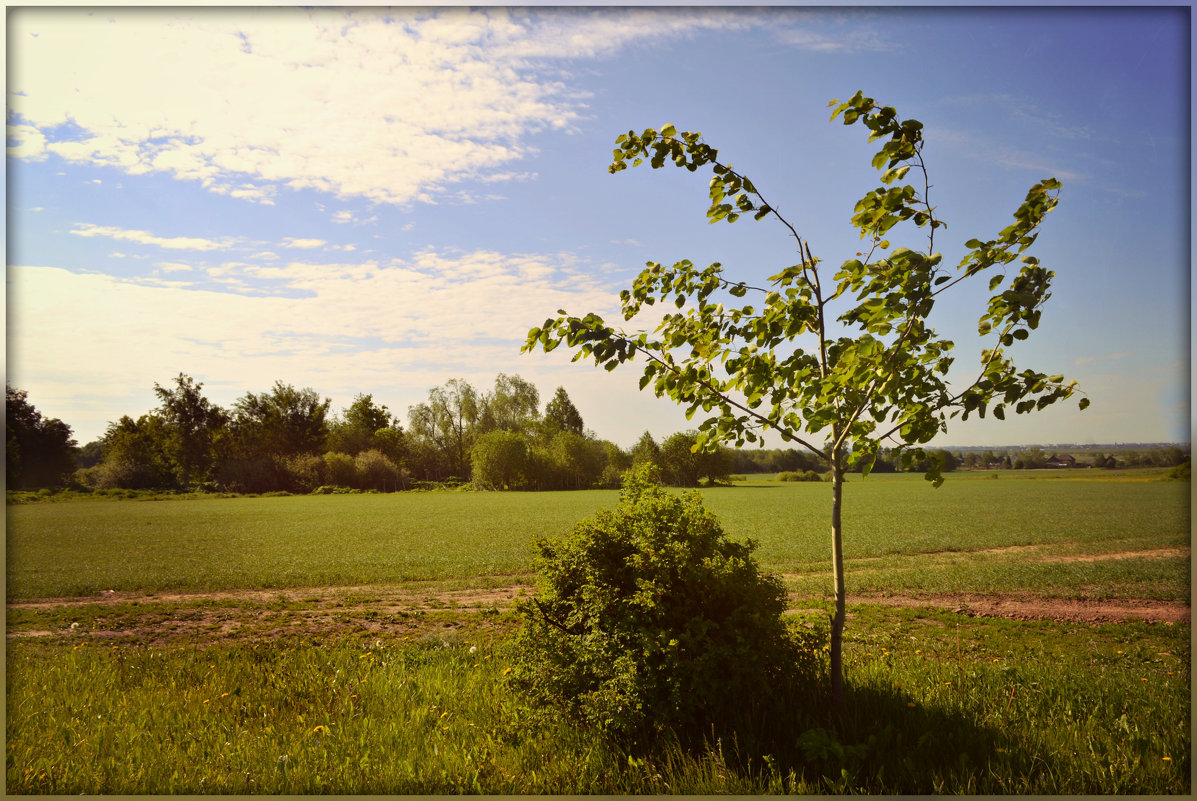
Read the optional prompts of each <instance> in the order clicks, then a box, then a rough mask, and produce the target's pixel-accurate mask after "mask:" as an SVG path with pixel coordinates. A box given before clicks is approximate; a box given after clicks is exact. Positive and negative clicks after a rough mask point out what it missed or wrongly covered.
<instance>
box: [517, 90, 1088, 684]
mask: <svg viewBox="0 0 1197 801" xmlns="http://www.w3.org/2000/svg"><path fill="white" fill-rule="evenodd" d="M837 103H838V101H834V100H833V101H832V102H831V104H830V105H833V106H836V109H835V111H834V113H833V114H832V119H833V120H834V119H835V118H836V117H838V116H840V115H841V114H842V115H843V121H844V124H846V125H852V124H855V123H861V124H863V125H864V126H865V127H866V128H868V129H869V131H870V134H869V141H870V142H872V141H876V140H879V139H884V140H885V142H884V144H883V145H882V146H881V148H880V149H879V150H878V151H877V154H876V155H875V157H874V158H873V166H874V167H876V168H877V169H879V170H880V171H881V172H882V176H881V182H882V184H883V185H882V186H881V187H879V188H877V189H874V190H872V191H870V192H868V193H867V194H866V195H865V196H864V197H863V198H862V199H861V200H860V201H859V202H858V203H857V204H856V207H855V210H854V211H855V213H854V215H853V217H852V224H853V225H854V226H855V227H856V228H857V229H858V230H859V231H860V235H861V238H862V239H863V240H864V242H865V248H864V250H865V251H866V252H863V253H861V254H859V255H858V257H855V258H849V259H847V260H846V261H844V262H843V263H842V264H841V265H840V267H839V269H838V270H836V271H834V272H833V273H831V274H829V269H828V268H827V267H826V266H824V265H823V263H822V260H821V259H819V258H816V257H815V256H814V255H813V252H812V249H811V246H810V243H809V242H807V240H806V239H804V238H803V237H802V236H801V235H800V234H799V232H798V229H797V227H796V226H795V224H794V223H793V222H791V221H790V220H789V219H787V218H786V217H783V216H782V215H781V213H780V212H779V211H778V210H777V208H776V207H775V206H774V205H773V204H772V203H770V202H768V201H767V200H766V199H765V197H764V195H763V194H762V193H761V191H760V190H759V189H757V187H756V185H755V184H754V183H753V182H752V181H751V180H750V179H749V178H748V177H747V176H745V175H743V174H741V173H739V172H737V171H735V170H734V169H732V167H731V165H730V164H729V163H726V162H724V161H720V160H719V157H718V151H716V150H715V149H714V148H712V147H711V146H710V145H708V144H706V143H705V142H703V140H702V137H701V134H699V133H697V132H680V133H679V132H678V131H677V130H676V129H675V128H674V126H672V125H666V126H665V127H664V128H662V129H661V130H659V131H658V130H654V129H651V128H650V129H647V130H645V131H644V132H643V133H641V134H636V133H635V132H633V131H629V132H628V133H626V134H623V135H621V136H619V138H618V139H617V140H616V145H617V147H616V149H615V151H614V161H613V163H612V164H611V165H610V167H609V170H610V171H611V172H612V173H617V172H620V171H622V170H625V169H627V168H628V167H629V166H632V167H635V166H638V165H640V164H642V163H643V162H644V161H645V160H646V159H647V160H648V161H649V163H650V165H651V166H652V167H653V168H659V167H662V166H664V165H665V163H666V161H672V162H673V163H674V164H675V165H676V166H678V167H684V168H686V169H687V170H690V171H691V172H693V171H696V170H698V169H699V168H703V167H709V168H710V169H711V171H712V173H713V177H712V178H711V181H710V184H709V196H710V200H711V203H710V207H709V209H708V211H707V217H708V218H709V220H710V222H712V223H714V222H719V221H726V222H735V221H736V220H737V219H739V217H740V216H741V215H744V214H751V215H753V217H754V218H755V219H757V220H761V219H765V218H768V217H772V218H773V219H774V220H776V221H777V222H778V223H779V224H780V225H781V226H782V228H783V230H784V231H785V232H786V233H787V234H788V235H790V236H792V237H793V238H794V240H795V252H796V254H797V257H798V263H797V264H794V265H792V266H789V267H786V268H784V269H783V270H781V271H780V272H778V273H777V274H776V275H773V276H772V277H771V278H769V283H768V285H767V286H754V285H750V284H748V283H747V282H742V281H731V280H729V279H727V278H724V277H723V275H722V273H723V268H722V265H720V264H718V263H715V264H711V265H710V266H709V267H706V268H705V269H699V268H696V267H695V266H694V265H693V264H692V263H691V262H690V261H688V260H683V261H679V262H677V263H676V264H674V265H673V266H672V267H665V266H662V265H661V264H659V263H655V262H649V263H648V266H647V269H645V270H644V271H643V272H641V273H640V275H639V277H637V278H636V280H635V282H634V283H633V285H632V288H631V289H629V290H624V291H623V292H622V293H621V294H620V300H621V303H622V307H623V314H624V319H625V320H629V321H630V320H631V319H632V318H634V317H635V316H636V315H637V313H638V312H639V311H640V309H641V307H642V306H644V305H652V304H654V303H657V302H665V301H670V302H672V303H674V304H675V305H676V306H677V308H678V311H677V312H676V313H669V314H666V315H665V316H664V318H663V319H662V321H661V323H660V325H659V326H658V327H657V329H656V331H655V333H654V334H651V335H650V334H649V333H646V332H643V331H641V332H636V333H625V332H624V331H622V330H617V329H615V328H612V327H610V326H608V325H607V324H606V323H605V322H604V321H603V320H602V318H601V317H599V316H598V315H595V314H593V313H591V314H588V315H586V316H585V317H581V318H579V317H573V316H569V315H568V314H567V313H566V312H565V311H559V312H558V313H559V315H560V316H559V317H556V318H550V319H548V320H546V321H545V322H544V325H543V326H540V327H538V328H533V329H532V330H531V331H529V333H528V340H527V342H526V343H525V345H524V350H525V351H528V350H532V349H534V348H536V347H543V348H544V349H545V350H546V351H549V350H552V349H554V348H556V347H557V346H558V345H559V344H561V343H562V342H564V343H565V344H566V345H568V346H569V347H570V348H574V349H576V353H575V354H574V359H575V360H577V359H580V358H584V357H593V359H594V360H595V363H596V365H602V366H603V367H605V368H607V369H613V368H615V367H616V366H618V365H619V364H621V363H623V362H625V361H628V360H630V359H632V358H633V357H635V356H637V355H640V356H642V357H644V359H645V360H646V362H647V363H646V364H645V367H644V375H643V377H642V378H641V380H640V387H641V389H643V388H644V387H647V386H650V385H651V386H652V388H653V391H654V392H655V393H656V394H657V395H658V397H660V396H669V397H670V398H672V399H673V400H674V401H676V402H678V403H680V404H683V405H685V406H686V407H687V414H689V415H693V414H695V413H697V412H700V411H701V412H703V413H704V415H705V418H704V419H703V421H702V423H701V425H700V426H699V434H700V436H699V442H698V443H697V444H696V447H704V446H706V445H707V444H708V443H709V444H714V443H716V442H719V441H724V442H735V443H736V445H742V444H743V443H744V442H755V441H757V440H758V439H759V438H760V435H761V433H762V432H774V433H776V434H778V435H780V436H781V438H782V439H783V440H785V441H787V442H793V443H796V444H798V445H799V446H801V447H802V448H804V449H806V450H807V451H809V452H810V453H811V454H813V455H815V456H817V457H818V458H819V459H821V460H822V461H823V462H825V463H826V464H827V466H828V468H829V469H830V472H831V483H832V501H831V539H832V580H833V584H834V594H835V613H834V615H833V616H832V619H831V681H832V698H833V703H834V704H835V705H836V706H837V707H842V704H843V671H842V639H843V629H844V619H845V598H846V590H845V585H844V564H843V547H842V537H843V530H842V526H841V512H842V508H843V485H844V472H845V470H846V469H848V468H849V467H851V466H852V461H858V462H859V463H860V464H861V468H862V472H863V473H865V474H866V475H867V473H868V470H869V468H870V466H871V464H872V462H873V460H875V459H876V457H877V455H878V452H879V450H880V449H881V447H882V444H883V443H892V452H893V453H894V454H896V455H900V456H901V458H902V460H903V463H904V464H907V465H908V464H910V463H911V462H912V461H913V460H914V459H918V458H924V457H925V456H926V454H925V453H924V451H923V446H924V445H926V444H927V443H929V442H930V441H931V440H932V439H933V438H934V437H935V436H936V435H937V434H939V433H940V432H942V431H946V430H947V426H948V422H949V421H950V420H952V419H954V418H956V417H957V416H962V418H963V419H967V418H968V416H969V415H970V414H977V415H979V416H982V417H983V416H984V415H985V413H986V411H992V413H993V415H994V416H995V417H997V418H998V419H1002V418H1003V417H1004V415H1005V410H1006V408H1007V407H1010V406H1012V407H1013V408H1014V410H1015V411H1016V412H1019V413H1025V412H1030V411H1033V410H1035V409H1042V408H1044V407H1046V406H1048V405H1050V404H1052V403H1054V402H1056V401H1058V400H1061V399H1063V398H1068V397H1070V396H1072V395H1073V394H1074V393H1075V392H1077V391H1078V390H1077V388H1076V383H1075V382H1070V383H1065V382H1064V377H1063V376H1060V375H1047V374H1045V373H1040V372H1035V371H1033V370H1023V371H1022V372H1018V371H1016V368H1015V366H1014V363H1013V361H1012V360H1011V359H1010V357H1009V355H1008V352H1007V349H1008V348H1010V347H1011V346H1012V345H1014V343H1015V342H1016V341H1019V340H1025V339H1026V338H1027V337H1028V336H1029V335H1030V333H1031V331H1033V330H1034V329H1035V328H1036V327H1037V326H1038V324H1039V318H1040V314H1041V307H1042V305H1043V303H1044V302H1045V301H1046V300H1047V299H1048V297H1049V295H1050V292H1049V287H1050V285H1051V279H1052V276H1053V273H1052V272H1050V271H1048V270H1046V269H1044V268H1043V267H1041V266H1040V264H1039V260H1038V259H1037V258H1035V257H1033V256H1023V255H1022V254H1023V253H1024V252H1025V251H1026V249H1027V248H1028V247H1030V245H1031V244H1032V243H1033V242H1034V241H1035V237H1036V236H1037V233H1036V231H1037V229H1038V228H1039V226H1040V224H1041V223H1042V221H1043V219H1044V216H1045V215H1046V214H1047V213H1048V212H1049V211H1051V210H1052V208H1054V207H1055V205H1056V201H1057V195H1058V190H1059V187H1060V184H1059V182H1058V181H1056V180H1055V179H1054V178H1049V179H1046V180H1043V181H1041V182H1039V183H1037V184H1035V185H1034V186H1032V187H1031V189H1030V191H1029V192H1028V193H1027V196H1026V200H1025V201H1024V202H1023V203H1022V205H1021V206H1019V208H1018V209H1017V210H1016V211H1015V212H1014V222H1013V223H1012V224H1011V225H1009V226H1007V227H1006V228H1004V229H1003V230H1002V231H1000V232H999V233H998V234H997V236H996V237H994V238H992V239H987V240H981V239H969V240H968V241H967V242H965V247H966V248H967V249H968V252H967V255H965V257H964V259H963V260H962V261H961V262H960V264H959V266H958V267H957V269H956V270H955V271H952V270H949V269H947V268H946V267H945V266H944V265H943V264H942V256H941V254H940V253H938V252H936V250H935V238H936V235H937V234H938V232H939V229H941V228H944V227H945V224H944V222H943V220H942V219H940V217H939V216H938V211H937V209H936V208H935V207H934V206H932V205H931V203H930V199H929V188H930V182H929V177H928V175H929V173H928V170H927V167H926V164H925V162H924V160H923V136H922V127H923V126H922V124H921V123H920V122H918V121H917V120H902V119H900V118H899V117H898V113H897V111H896V110H895V109H893V108H891V107H888V106H879V105H878V104H876V103H875V102H874V101H873V99H872V98H868V97H865V96H864V95H863V94H862V93H861V92H857V93H856V94H855V95H854V96H853V97H852V98H851V99H850V100H848V101H847V102H846V103H839V104H838V105H836V104H837ZM908 174H910V175H911V176H912V177H913V178H916V179H917V182H918V186H917V187H916V186H915V185H914V184H912V183H902V181H903V179H904V178H905V177H906V176H907V175H908ZM899 223H908V224H913V225H914V226H916V227H918V228H921V229H924V231H925V236H926V249H925V250H914V249H910V248H907V247H897V248H894V247H892V246H891V244H890V242H889V240H888V239H887V238H886V237H887V236H888V235H889V233H890V231H891V229H893V228H894V227H895V226H897V225H898V224H899ZM1020 256H1021V265H1017V266H1016V267H1017V270H1016V272H1013V274H1011V272H1012V271H1011V269H1010V268H1009V265H1012V264H1014V262H1015V261H1016V260H1019V257H1020ZM986 273H989V274H991V277H989V291H990V292H991V293H993V294H992V297H991V298H990V300H989V303H988V306H987V307H986V309H985V311H984V312H983V313H982V314H981V317H980V320H979V323H978V333H979V334H980V336H981V337H983V338H988V339H989V340H991V341H989V342H987V343H986V345H987V346H986V347H984V348H983V349H982V351H981V354H980V365H979V369H978V371H977V375H976V378H974V379H973V380H972V381H970V382H969V383H968V384H967V385H966V386H964V387H963V388H961V389H956V388H955V387H952V386H949V384H948V383H947V378H946V377H947V374H948V371H949V368H950V367H951V365H952V363H953V356H952V350H953V347H954V345H953V343H952V342H951V341H950V340H947V339H944V338H941V337H939V336H938V335H937V334H936V332H935V330H934V329H933V328H932V327H931V326H930V325H929V323H928V319H929V316H930V314H931V311H932V308H933V307H934V305H935V302H936V300H937V299H938V298H939V296H940V295H942V294H943V293H945V292H948V291H949V290H951V289H952V288H953V287H956V286H958V285H959V284H960V283H961V282H963V281H965V280H966V279H968V278H973V277H975V276H980V275H982V274H986ZM749 292H753V293H755V294H756V295H758V296H759V297H760V305H759V306H755V305H743V306H734V305H730V304H732V303H734V299H738V298H743V297H744V296H745V295H747V294H748V293H749ZM723 295H727V296H730V297H729V298H727V301H728V303H729V306H725V305H724V303H723V302H721V301H720V297H721V296H723ZM1080 405H1081V408H1084V407H1085V406H1087V405H1088V399H1087V398H1086V399H1082V400H1081V402H1080ZM850 460H852V461H850ZM927 478H928V479H930V480H932V481H933V482H935V484H936V486H938V485H939V483H940V482H942V480H943V479H942V477H941V476H940V474H939V471H938V466H937V464H936V463H935V462H934V461H933V462H932V463H931V466H930V469H929V470H928V471H927Z"/></svg>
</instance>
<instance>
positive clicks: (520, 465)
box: [470, 430, 528, 490]
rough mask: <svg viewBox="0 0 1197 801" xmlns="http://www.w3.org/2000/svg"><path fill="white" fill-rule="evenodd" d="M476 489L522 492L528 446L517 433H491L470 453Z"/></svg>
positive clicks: (480, 437)
mask: <svg viewBox="0 0 1197 801" xmlns="http://www.w3.org/2000/svg"><path fill="white" fill-rule="evenodd" d="M470 458H471V461H472V467H473V473H472V478H473V482H474V484H475V485H476V486H478V487H481V488H482V489H493V490H501V489H519V488H520V487H521V486H522V485H523V483H524V481H525V477H526V475H527V472H528V443H527V441H526V440H525V439H524V435H523V434H520V433H519V432H516V431H501V430H497V431H488V432H487V433H485V434H482V435H480V436H479V437H478V439H477V440H476V441H475V442H474V447H473V450H472V451H471V452H470Z"/></svg>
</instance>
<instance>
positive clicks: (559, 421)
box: [544, 387, 583, 434]
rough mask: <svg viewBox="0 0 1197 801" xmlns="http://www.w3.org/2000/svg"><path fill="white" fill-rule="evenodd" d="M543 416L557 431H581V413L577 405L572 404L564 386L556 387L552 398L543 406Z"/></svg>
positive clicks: (578, 432)
mask: <svg viewBox="0 0 1197 801" xmlns="http://www.w3.org/2000/svg"><path fill="white" fill-rule="evenodd" d="M544 418H545V422H546V423H548V424H549V426H550V427H552V428H554V429H556V430H557V431H572V432H573V433H575V434H581V433H583V423H582V415H581V414H580V413H579V412H578V407H576V406H574V404H573V401H571V400H570V399H569V394H568V393H566V391H565V387H557V391H556V393H554V395H553V399H552V400H551V401H549V403H548V405H547V406H545V409H544Z"/></svg>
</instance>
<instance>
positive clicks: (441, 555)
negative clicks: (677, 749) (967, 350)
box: [7, 471, 1190, 601]
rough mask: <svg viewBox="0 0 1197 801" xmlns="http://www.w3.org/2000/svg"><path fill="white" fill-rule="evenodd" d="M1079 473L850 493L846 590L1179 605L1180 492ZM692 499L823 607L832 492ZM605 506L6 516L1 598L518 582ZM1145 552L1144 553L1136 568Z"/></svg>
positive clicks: (275, 502)
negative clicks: (541, 541) (537, 553)
mask: <svg viewBox="0 0 1197 801" xmlns="http://www.w3.org/2000/svg"><path fill="white" fill-rule="evenodd" d="M1075 472H1076V473H1084V474H1087V475H1088V477H1087V478H1078V477H1073V476H1070V475H1069V474H1068V473H1067V472H1066V471H1045V474H1041V473H1036V472H1034V471H1030V472H1023V471H1011V472H1007V473H1003V474H1002V475H1001V477H1000V480H997V481H994V480H989V479H987V478H986V477H985V474H952V475H950V476H949V477H948V481H947V483H945V484H944V486H943V487H941V488H939V489H938V490H936V489H932V488H931V487H930V486H929V485H928V484H927V482H925V481H923V480H922V478H921V477H920V476H911V475H902V476H871V477H870V478H869V479H868V480H865V481H861V480H859V479H858V478H857V477H853V478H856V480H850V483H849V486H848V488H847V491H846V494H847V499H846V502H845V511H844V525H845V546H844V551H845V557H846V560H847V570H848V581H849V587H848V589H849V592H850V593H859V592H874V591H880V590H881V589H882V588H884V589H887V590H888V591H892V592H908V593H910V592H962V591H970V592H1020V591H1027V592H1035V593H1036V594H1041V595H1049V596H1061V597H1102V596H1101V595H1100V594H1098V595H1096V596H1094V593H1096V592H1098V591H1097V590H1096V589H1095V588H1099V587H1100V588H1102V589H1101V592H1105V593H1110V592H1114V593H1116V594H1118V595H1121V596H1122V597H1137V598H1153V599H1159V600H1185V601H1187V600H1188V598H1189V588H1190V582H1189V569H1188V565H1189V559H1188V553H1187V548H1188V546H1189V484H1188V483H1187V482H1168V481H1162V480H1158V479H1159V477H1160V474H1158V471H1157V472H1156V473H1153V472H1151V471H1136V472H1135V473H1134V474H1133V475H1129V476H1128V475H1122V474H1117V473H1115V474H1110V473H1105V472H1104V471H1075ZM995 475H996V474H995ZM1153 478H1154V479H1157V480H1144V479H1153ZM703 496H704V502H705V503H706V504H707V505H708V507H709V508H711V509H712V510H714V511H715V512H716V513H717V514H718V515H719V516H720V518H721V519H722V520H723V521H724V526H725V528H726V530H727V531H728V533H729V534H730V535H731V536H733V537H735V538H738V539H746V538H750V537H751V538H753V539H755V540H757V541H758V542H759V543H760V549H759V550H758V551H757V558H758V559H759V561H760V562H761V563H762V565H763V566H765V567H766V568H767V569H769V570H772V571H775V572H779V573H785V574H787V578H788V579H789V580H790V583H791V588H792V589H794V590H796V591H798V592H801V593H803V594H809V595H821V594H827V593H829V592H830V580H829V578H828V573H829V569H828V565H829V563H830V561H829V560H830V538H829V537H828V536H827V530H828V525H829V524H828V514H829V508H830V488H829V487H828V486H827V485H825V484H818V483H815V484H792V483H790V484H783V483H778V482H771V481H761V480H757V481H753V482H749V483H748V484H746V485H739V486H736V487H730V488H715V489H709V490H704V491H703ZM615 501H616V493H615V492H614V491H587V492H551V493H550V492H546V493H398V494H391V495H348V496H337V495H328V496H295V497H278V498H208V499H181V500H170V501H162V502H148V501H112V500H102V501H75V502H69V503H53V502H48V503H36V504H24V505H14V506H9V507H8V508H7V523H8V551H7V556H8V559H7V572H8V584H7V597H8V600H10V601H11V600H14V599H18V598H39V597H63V596H79V595H92V594H95V593H98V592H100V591H102V590H107V589H111V590H118V591H122V590H123V591H139V592H162V591H208V590H237V589H262V588H286V587H314V586H360V585H366V584H376V583H396V582H404V581H421V580H449V579H473V578H475V577H478V576H523V577H525V578H527V577H528V576H529V575H530V572H531V556H532V552H533V551H532V543H533V541H534V540H535V539H536V538H538V537H542V536H556V535H561V534H564V533H566V532H567V531H569V529H570V528H571V527H572V526H573V525H574V524H575V523H576V522H577V521H579V520H581V519H582V518H584V517H587V516H590V515H592V514H593V513H594V512H595V511H596V510H598V509H600V508H609V507H612V506H614V504H615ZM1003 549H1006V550H1003ZM1017 549H1023V550H1017ZM1162 549H1173V550H1177V551H1183V553H1176V554H1173V555H1172V556H1161V555H1160V553H1159V552H1160V551H1161V550H1162ZM1143 551H1152V552H1153V553H1152V554H1151V555H1150V556H1149V557H1139V556H1136V553H1137V552H1143ZM1119 553H1121V554H1123V556H1121V557H1119V558H1117V559H1113V560H1101V561H1071V562H1070V561H1063V559H1062V558H1063V557H1075V556H1086V555H1090V556H1091V555H1094V554H1099V555H1101V554H1107V555H1108V554H1119ZM883 585H884V587H883Z"/></svg>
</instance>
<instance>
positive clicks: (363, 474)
mask: <svg viewBox="0 0 1197 801" xmlns="http://www.w3.org/2000/svg"><path fill="white" fill-rule="evenodd" d="M353 466H354V468H355V469H356V471H357V481H358V483H357V484H355V485H354V486H357V487H360V488H362V489H365V490H380V491H382V492H395V491H396V490H399V489H401V488H405V487H406V486H407V478H406V476H405V475H404V473H403V471H402V470H400V469H399V466H398V465H396V464H395V463H394V462H392V461H391V460H390V459H389V458H388V457H387V456H386V454H384V453H383V452H382V451H380V450H377V449H371V450H368V451H362V452H361V453H359V454H358V455H357V456H355V457H354V459H353Z"/></svg>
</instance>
